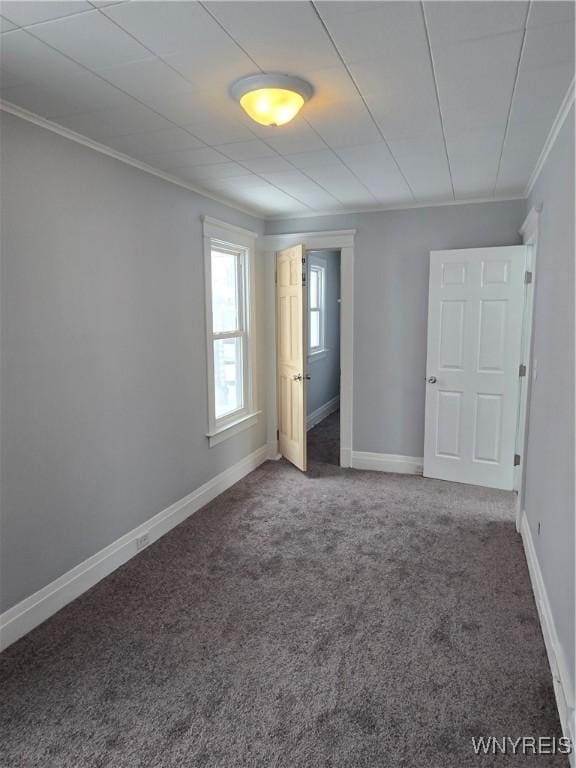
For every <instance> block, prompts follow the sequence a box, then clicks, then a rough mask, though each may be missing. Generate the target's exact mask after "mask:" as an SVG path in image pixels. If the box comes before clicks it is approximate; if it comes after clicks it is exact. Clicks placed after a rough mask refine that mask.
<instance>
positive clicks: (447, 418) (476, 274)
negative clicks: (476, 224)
mask: <svg viewBox="0 0 576 768" xmlns="http://www.w3.org/2000/svg"><path fill="white" fill-rule="evenodd" d="M525 265H526V247H525V246H523V245H519V246H508V247H499V248H472V249H466V250H458V251H432V252H431V253H430V288H429V297H428V298H429V305H428V359H427V371H426V429H425V438H424V475H425V476H426V477H437V478H440V479H442V480H454V481H456V482H460V483H471V484H473V485H485V486H489V487H491V488H502V489H504V490H512V488H513V483H514V451H515V441H516V426H517V418H518V398H519V391H520V387H519V375H520V362H521V360H520V351H521V335H522V316H523V310H524V286H525Z"/></svg>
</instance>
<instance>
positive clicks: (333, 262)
mask: <svg viewBox="0 0 576 768" xmlns="http://www.w3.org/2000/svg"><path fill="white" fill-rule="evenodd" d="M318 257H320V258H321V259H323V261H324V262H325V264H326V285H325V288H324V300H325V304H326V313H325V318H326V326H325V344H326V353H325V354H322V356H321V357H315V356H314V355H312V356H311V357H309V358H308V373H309V374H310V376H311V378H310V381H309V382H308V409H307V410H308V413H312V412H313V411H316V410H317V409H318V408H320V407H321V406H322V405H324V404H325V403H327V402H329V401H330V400H332V399H333V398H335V397H337V396H338V394H339V393H340V304H339V303H338V299H339V298H340V252H339V251H313V252H311V253H310V254H309V256H308V266H309V267H310V265H311V264H313V263H314V260H315V259H317V258H318Z"/></svg>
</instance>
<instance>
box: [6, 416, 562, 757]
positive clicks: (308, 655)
mask: <svg viewBox="0 0 576 768" xmlns="http://www.w3.org/2000/svg"><path fill="white" fill-rule="evenodd" d="M335 419H337V417H335ZM335 419H333V420H332V421H328V423H325V424H324V426H323V425H320V426H319V427H318V428H317V429H318V430H322V429H323V428H324V429H326V430H332V431H333V430H334V421H335ZM311 438H312V450H311V462H312V463H311V471H310V473H309V475H308V476H304V475H302V474H301V473H299V472H298V471H297V470H296V469H294V468H293V467H292V466H290V465H289V464H287V463H286V462H284V461H280V462H267V463H266V464H264V465H262V466H261V467H260V468H259V469H258V470H256V471H255V472H254V473H252V474H251V475H249V476H248V477H247V478H245V479H244V480H242V481H241V482H240V483H238V484H237V485H235V486H234V487H233V488H231V489H230V490H229V491H227V492H226V493H225V494H223V495H222V496H220V497H219V498H218V499H216V500H215V501H214V502H212V503H211V504H209V505H208V506H207V507H205V508H204V509H202V510H201V511H199V512H198V513H197V514H196V515H194V516H193V517H192V518H190V519H189V520H188V521H186V522H185V523H184V524H182V525H181V526H180V527H179V528H177V529H176V530H174V531H172V532H171V533H170V534H168V535H167V536H165V537H164V538H163V539H161V540H160V541H159V542H157V543H156V544H155V545H153V546H151V547H150V548H149V549H147V550H145V551H144V552H142V553H141V554H140V555H139V556H138V557H136V558H134V559H133V560H131V561H130V562H129V563H127V564H126V565H125V566H124V567H122V568H121V569H119V570H118V571H116V572H115V573H114V574H112V575H111V576H110V577H108V578H107V579H105V580H104V581H103V582H101V583H100V584H99V585H97V586H96V587H94V588H93V589H92V590H91V591H89V592H88V593H86V594H85V595H83V596H82V597H81V598H80V599H79V600H77V601H76V602H75V603H73V604H72V605H70V606H68V607H67V608H65V609H64V610H62V611H61V612H60V613H59V614H57V615H56V616H54V617H53V618H52V619H50V620H49V621H48V622H46V623H45V624H44V625H43V626H41V627H39V628H38V629H36V630H35V631H34V632H32V633H31V634H30V635H28V636H27V637H26V638H23V639H22V640H21V641H19V642H18V643H16V644H15V645H13V646H12V647H11V648H9V649H8V650H7V651H6V652H5V653H4V654H2V656H1V657H0V675H1V679H0V688H1V690H2V695H1V698H0V707H1V720H0V732H1V747H0V765H1V766H2V767H3V768H12V767H14V768H16V766H18V767H19V768H22V767H24V768H31V767H32V766H38V767H41V768H52V767H55V768H68V767H69V768H104V766H109V767H110V768H128V767H129V768H137V767H138V768H145V767H146V768H201V767H202V766H204V767H209V768H216V767H218V768H240V767H241V766H251V767H253V768H315V767H316V766H322V767H323V768H362V767H364V766H370V767H371V768H467V767H468V766H481V767H482V768H487V767H488V766H521V765H530V766H534V767H535V768H536V766H537V767H538V768H542V767H543V766H549V765H553V766H558V765H560V766H565V765H566V764H567V762H566V758H561V757H557V758H556V757H545V756H541V757H520V756H516V757H512V756H499V757H474V756H473V753H472V747H471V737H472V736H478V735H490V734H494V735H497V736H503V735H509V736H512V737H516V736H522V735H535V736H538V735H550V736H551V735H559V725H558V720H557V715H556V713H555V706H554V697H553V693H552V687H551V680H550V673H549V670H548V667H547V662H546V656H545V651H544V647H543V642H542V638H541V634H540V629H539V625H538V620H537V616H536V610H535V606H534V602H533V598H532V594H531V591H530V585H529V581H528V573H527V569H526V564H525V561H524V556H523V552H522V546H521V542H520V539H519V537H518V536H517V534H516V532H515V530H514V523H513V514H512V505H511V498H510V496H509V495H508V494H504V493H501V492H498V491H492V490H486V489H481V488H476V487H469V486H464V485H456V484H451V483H445V482H439V481H432V480H424V479H422V478H419V477H413V476H407V475H406V476H402V475H384V474H379V473H375V472H359V471H354V470H341V469H339V468H338V467H336V466H333V465H332V464H330V463H327V462H324V461H322V460H318V457H316V458H315V454H314V444H315V443H314V441H316V442H317V443H322V440H321V435H319V434H316V435H312V436H311ZM323 458H326V454H320V459H323Z"/></svg>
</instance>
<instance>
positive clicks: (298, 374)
mask: <svg viewBox="0 0 576 768" xmlns="http://www.w3.org/2000/svg"><path fill="white" fill-rule="evenodd" d="M292 379H293V381H302V379H303V376H302V374H301V373H295V374H294V376H292Z"/></svg>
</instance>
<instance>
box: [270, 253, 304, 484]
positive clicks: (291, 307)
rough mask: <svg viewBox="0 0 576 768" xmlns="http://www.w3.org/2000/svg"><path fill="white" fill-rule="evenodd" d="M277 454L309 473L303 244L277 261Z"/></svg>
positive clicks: (282, 254)
mask: <svg viewBox="0 0 576 768" xmlns="http://www.w3.org/2000/svg"><path fill="white" fill-rule="evenodd" d="M276 334H277V339H276V349H277V356H278V357H277V372H278V384H277V386H278V451H279V452H280V453H281V454H282V456H285V457H286V458H287V459H288V460H289V461H291V462H292V463H293V464H295V465H296V466H297V467H298V469H301V470H302V471H303V472H305V471H306V349H307V345H306V256H305V251H304V246H303V245H295V246H293V247H292V248H287V249H286V250H285V251H279V252H278V254H277V261H276Z"/></svg>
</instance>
